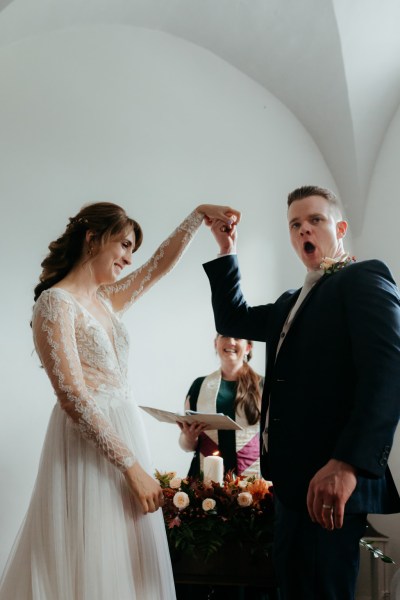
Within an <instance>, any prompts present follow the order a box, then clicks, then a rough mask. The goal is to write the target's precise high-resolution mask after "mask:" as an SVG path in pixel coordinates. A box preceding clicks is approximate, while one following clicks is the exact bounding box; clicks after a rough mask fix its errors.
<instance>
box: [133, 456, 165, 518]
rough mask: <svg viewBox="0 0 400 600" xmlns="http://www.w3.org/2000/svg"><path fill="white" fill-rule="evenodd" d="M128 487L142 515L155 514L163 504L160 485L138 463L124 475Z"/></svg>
mask: <svg viewBox="0 0 400 600" xmlns="http://www.w3.org/2000/svg"><path fill="white" fill-rule="evenodd" d="M124 475H125V479H126V481H127V484H128V487H129V489H130V491H131V492H132V494H133V496H134V497H135V499H136V500H137V501H138V502H139V504H140V506H141V508H142V510H143V512H144V514H147V513H149V512H155V511H156V510H158V509H159V508H160V507H161V506H162V505H163V504H164V495H163V493H162V490H161V487H160V484H159V483H158V482H157V481H156V480H155V479H153V477H150V475H148V473H146V471H145V470H144V469H142V467H141V466H140V465H139V463H138V462H135V464H134V465H133V466H132V467H129V469H127V470H126V471H125V473H124Z"/></svg>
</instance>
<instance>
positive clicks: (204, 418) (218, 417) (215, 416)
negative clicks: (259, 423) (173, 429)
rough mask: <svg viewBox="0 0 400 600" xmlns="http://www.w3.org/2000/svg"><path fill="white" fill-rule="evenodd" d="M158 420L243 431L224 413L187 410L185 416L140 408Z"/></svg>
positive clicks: (145, 407)
mask: <svg viewBox="0 0 400 600" xmlns="http://www.w3.org/2000/svg"><path fill="white" fill-rule="evenodd" d="M139 408H141V409H142V410H144V411H146V412H147V413H149V415H151V416H152V417H154V418H155V419H157V420H158V421H163V422H165V423H177V422H178V421H180V422H181V423H183V422H184V423H207V427H206V429H243V427H241V426H240V425H238V424H237V423H236V422H235V421H233V420H232V419H231V418H230V417H227V416H226V415H224V414H223V413H201V412H196V411H194V410H186V411H185V413H184V414H179V413H173V412H170V411H168V410H161V409H160V408H150V406H139Z"/></svg>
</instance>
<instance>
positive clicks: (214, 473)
mask: <svg viewBox="0 0 400 600" xmlns="http://www.w3.org/2000/svg"><path fill="white" fill-rule="evenodd" d="M203 466H204V481H205V482H206V483H210V481H214V482H215V483H219V484H220V485H223V483H224V461H223V460H222V458H221V457H220V456H206V457H205V458H204V464H203Z"/></svg>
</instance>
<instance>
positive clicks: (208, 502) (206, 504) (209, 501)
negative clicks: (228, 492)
mask: <svg viewBox="0 0 400 600" xmlns="http://www.w3.org/2000/svg"><path fill="white" fill-rule="evenodd" d="M215 505H216V502H215V500H214V498H206V499H205V500H203V502H202V504H201V507H202V509H203V510H205V511H208V510H213V509H214V508H215Z"/></svg>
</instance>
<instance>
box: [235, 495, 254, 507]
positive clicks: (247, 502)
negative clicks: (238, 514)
mask: <svg viewBox="0 0 400 600" xmlns="http://www.w3.org/2000/svg"><path fill="white" fill-rule="evenodd" d="M237 501H238V503H239V506H241V507H242V508H243V507H246V506H251V505H252V504H253V496H252V495H251V494H250V492H240V494H239V495H238V497H237Z"/></svg>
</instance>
